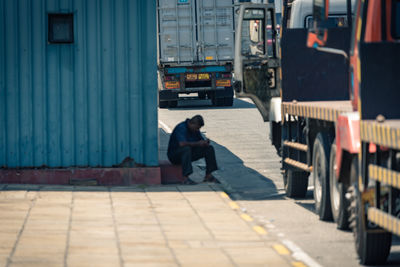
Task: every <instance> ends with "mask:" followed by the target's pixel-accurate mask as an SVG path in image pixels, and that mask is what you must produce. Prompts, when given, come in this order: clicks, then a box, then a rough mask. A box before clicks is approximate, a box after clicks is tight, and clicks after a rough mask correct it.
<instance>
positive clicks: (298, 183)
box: [283, 169, 309, 198]
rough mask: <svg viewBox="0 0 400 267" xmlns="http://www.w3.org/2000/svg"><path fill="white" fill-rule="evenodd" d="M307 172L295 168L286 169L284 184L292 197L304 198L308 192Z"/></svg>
mask: <svg viewBox="0 0 400 267" xmlns="http://www.w3.org/2000/svg"><path fill="white" fill-rule="evenodd" d="M308 176H309V174H308V173H307V172H295V171H293V170H290V169H289V170H285V173H284V174H283V184H284V186H285V191H286V196H288V197H290V198H296V197H299V198H303V197H305V196H306V194H307V186H308Z"/></svg>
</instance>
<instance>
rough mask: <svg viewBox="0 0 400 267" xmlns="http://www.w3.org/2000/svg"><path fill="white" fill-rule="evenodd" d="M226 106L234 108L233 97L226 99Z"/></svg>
mask: <svg viewBox="0 0 400 267" xmlns="http://www.w3.org/2000/svg"><path fill="white" fill-rule="evenodd" d="M224 106H226V107H232V106H233V96H229V97H225V98H224Z"/></svg>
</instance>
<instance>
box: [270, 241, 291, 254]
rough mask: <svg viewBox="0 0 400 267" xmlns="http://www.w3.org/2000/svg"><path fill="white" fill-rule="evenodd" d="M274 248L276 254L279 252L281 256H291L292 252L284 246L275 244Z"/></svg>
mask: <svg viewBox="0 0 400 267" xmlns="http://www.w3.org/2000/svg"><path fill="white" fill-rule="evenodd" d="M272 247H273V248H274V249H275V250H276V252H278V253H279V254H281V255H289V254H290V251H289V250H288V249H287V248H286V247H285V246H284V245H280V244H275V245H273V246H272Z"/></svg>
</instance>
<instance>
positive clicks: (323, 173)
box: [312, 133, 332, 221]
mask: <svg viewBox="0 0 400 267" xmlns="http://www.w3.org/2000/svg"><path fill="white" fill-rule="evenodd" d="M329 154H330V146H329V143H328V140H327V138H326V136H324V135H323V134H321V133H318V135H317V138H316V139H315V142H314V147H313V172H312V173H313V180H314V200H315V212H316V213H317V214H318V215H319V218H320V219H321V220H324V221H326V220H330V219H332V211H331V203H330V195H329V193H330V190H329V161H328V158H329Z"/></svg>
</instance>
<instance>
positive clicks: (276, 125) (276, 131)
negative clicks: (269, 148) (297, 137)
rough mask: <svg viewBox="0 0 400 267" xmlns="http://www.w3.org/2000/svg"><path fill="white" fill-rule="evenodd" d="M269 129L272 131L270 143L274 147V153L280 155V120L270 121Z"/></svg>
mask: <svg viewBox="0 0 400 267" xmlns="http://www.w3.org/2000/svg"><path fill="white" fill-rule="evenodd" d="M270 125H271V128H272V129H270V131H271V133H272V145H273V146H274V147H275V149H276V153H277V154H278V155H279V156H280V157H281V156H282V125H281V123H280V122H275V121H273V122H271V124H270Z"/></svg>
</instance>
